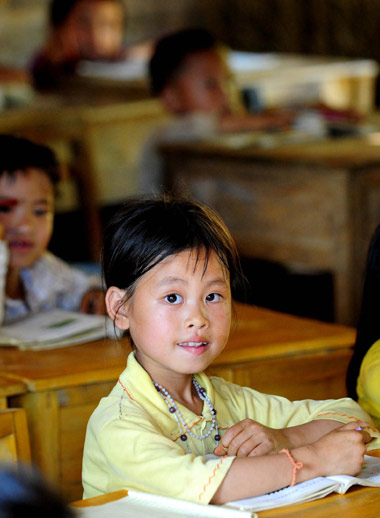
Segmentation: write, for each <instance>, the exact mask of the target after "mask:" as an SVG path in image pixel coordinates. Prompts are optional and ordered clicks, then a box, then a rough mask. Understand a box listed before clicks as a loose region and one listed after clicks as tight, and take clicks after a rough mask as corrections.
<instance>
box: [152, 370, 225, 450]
mask: <svg viewBox="0 0 380 518" xmlns="http://www.w3.org/2000/svg"><path fill="white" fill-rule="evenodd" d="M192 383H193V385H194V388H195V390H196V391H197V394H198V396H199V398H200V399H201V400H202V401H205V402H206V404H207V406H208V407H209V409H210V413H211V415H212V420H211V426H210V428H209V430H208V432H206V433H205V434H203V435H195V434H194V433H193V432H192V431H191V430H190V428H189V426H188V424H187V423H186V421H185V419H184V417H183V415H182V414H181V412H180V410H179V408H178V407H177V405H176V402H175V401H174V399H173V398H172V396H171V395H170V394H169V392H168V391H167V390H166V388H165V387H163V386H162V385H160V384H159V383H156V382H155V381H153V385H154V386H155V387H156V390H157V392H158V393H159V394H160V396H161V397H162V399H163V400H164V401H165V403H166V404H167V405H168V408H169V412H170V413H171V414H173V415H174V417H175V420H176V421H177V425H178V428H179V429H180V432H181V436H180V439H181V441H183V442H186V447H187V449H188V451H189V452H190V448H189V445H188V443H187V434H188V435H190V436H191V437H192V438H193V439H197V440H198V441H203V440H204V439H206V438H207V437H209V436H210V435H211V433H212V431H213V430H215V435H214V440H215V442H216V444H217V445H218V444H219V441H220V439H221V437H220V435H219V427H218V421H217V419H216V417H215V416H216V410H215V408H214V405H213V404H212V402H211V399H210V398H209V397H208V395H207V393H206V390H205V389H204V388H203V387H201V385H199V383H198V382H197V380H196V379H195V378H194V377H193V378H192Z"/></svg>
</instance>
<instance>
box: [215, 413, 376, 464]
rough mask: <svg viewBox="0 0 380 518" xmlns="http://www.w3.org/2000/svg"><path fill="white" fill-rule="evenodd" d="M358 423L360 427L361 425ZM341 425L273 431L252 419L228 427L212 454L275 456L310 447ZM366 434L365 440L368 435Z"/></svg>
mask: <svg viewBox="0 0 380 518" xmlns="http://www.w3.org/2000/svg"><path fill="white" fill-rule="evenodd" d="M362 424H363V427H364V426H365V424H364V423H362ZM341 425H342V423H341V422H340V421H334V420H331V419H318V420H315V421H310V422H308V423H305V424H302V425H298V426H292V427H289V428H283V429H276V428H269V427H268V426H264V425H262V424H260V423H258V422H256V421H253V420H252V419H244V420H243V421H240V422H239V423H237V424H236V425H234V426H231V428H229V430H228V431H227V432H226V433H225V434H224V436H223V439H222V441H221V443H220V444H219V445H218V446H217V447H216V448H215V450H214V453H215V455H220V456H222V455H226V454H227V455H231V456H237V457H248V456H249V457H254V456H259V455H266V454H268V453H277V452H279V451H280V450H281V449H283V448H297V447H300V446H306V445H308V444H311V443H313V442H315V441H317V440H318V439H320V438H321V437H322V436H323V435H326V434H327V433H329V432H331V431H332V430H335V429H336V428H338V427H340V426H341ZM356 426H357V423H356ZM363 433H367V432H363ZM367 435H368V441H369V440H370V436H369V434H367ZM368 441H366V442H368Z"/></svg>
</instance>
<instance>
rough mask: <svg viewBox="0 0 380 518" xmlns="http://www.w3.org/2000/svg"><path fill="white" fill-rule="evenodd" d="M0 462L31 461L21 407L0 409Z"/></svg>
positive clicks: (24, 418) (26, 429)
mask: <svg viewBox="0 0 380 518" xmlns="http://www.w3.org/2000/svg"><path fill="white" fill-rule="evenodd" d="M0 462H5V463H18V462H24V463H25V462H26V463H30V462H31V454H30V442H29V433H28V425H27V421H26V413H25V410H24V409H23V408H8V409H6V410H0Z"/></svg>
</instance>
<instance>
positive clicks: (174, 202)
mask: <svg viewBox="0 0 380 518" xmlns="http://www.w3.org/2000/svg"><path fill="white" fill-rule="evenodd" d="M190 249H194V250H198V251H199V252H201V251H202V250H204V251H205V252H206V266H207V260H208V258H209V256H210V253H211V252H215V254H216V255H217V256H218V258H219V260H220V261H221V263H222V264H223V265H224V267H225V268H226V271H227V272H228V274H229V277H230V283H231V290H232V292H233V293H234V290H235V289H236V288H238V287H239V286H240V284H243V283H244V280H243V279H244V276H243V274H242V271H241V267H240V260H239V255H238V252H237V248H236V245H235V242H234V240H233V238H232V236H231V234H230V232H229V230H228V229H227V227H226V226H225V224H224V223H223V222H222V220H221V219H220V218H219V216H217V214H216V213H215V212H214V211H213V210H211V209H210V208H208V207H206V206H204V205H201V204H200V203H197V202H195V201H192V200H189V199H186V198H174V197H171V196H167V195H165V196H162V197H157V198H138V199H132V200H131V201H129V202H127V203H126V204H125V205H124V206H123V207H122V208H121V209H120V210H119V211H118V213H117V214H116V215H115V216H114V217H113V219H112V220H111V221H110V223H109V224H108V226H107V228H106V230H105V233H104V240H103V252H102V262H103V274H104V281H105V285H106V287H107V288H109V287H110V286H117V287H118V288H121V289H125V290H127V297H130V296H131V295H132V294H133V291H134V289H135V287H136V283H137V281H138V280H139V279H140V277H141V276H142V275H144V274H145V273H146V272H148V271H149V270H150V269H151V268H153V267H154V266H155V265H157V264H158V263H160V262H161V261H162V260H163V259H165V258H166V257H168V256H170V255H173V254H178V253H180V252H183V251H184V250H190Z"/></svg>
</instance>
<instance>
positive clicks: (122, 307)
mask: <svg viewBox="0 0 380 518" xmlns="http://www.w3.org/2000/svg"><path fill="white" fill-rule="evenodd" d="M124 297H125V290H121V289H120V288H117V287H116V286H111V287H110V288H108V290H107V293H106V307H107V313H108V316H109V317H110V319H111V320H112V321H113V322H114V324H115V326H116V327H118V328H119V329H124V330H126V329H128V328H129V319H128V316H127V311H126V303H125V302H123V300H124Z"/></svg>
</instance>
